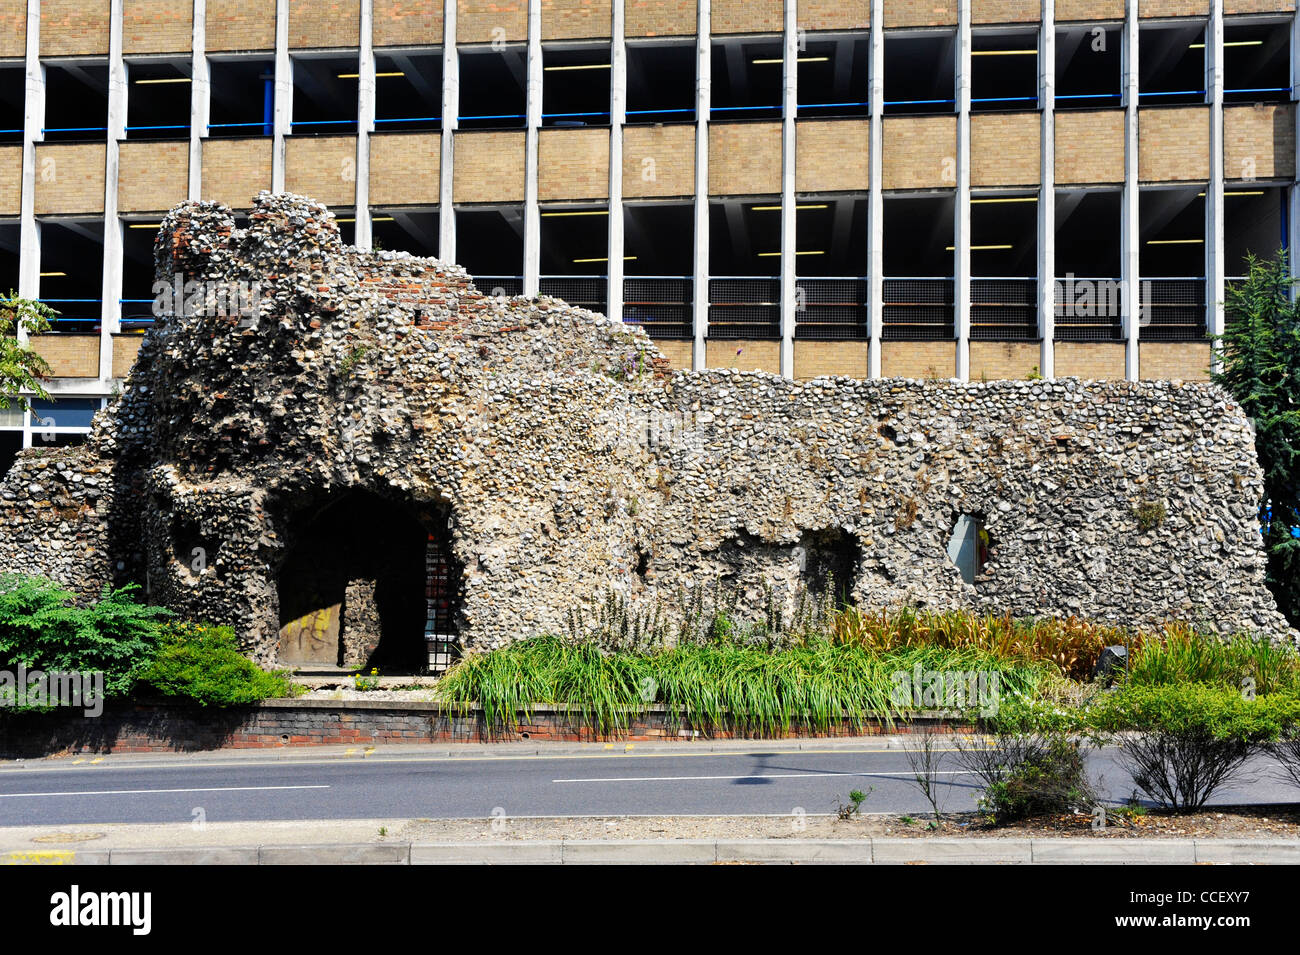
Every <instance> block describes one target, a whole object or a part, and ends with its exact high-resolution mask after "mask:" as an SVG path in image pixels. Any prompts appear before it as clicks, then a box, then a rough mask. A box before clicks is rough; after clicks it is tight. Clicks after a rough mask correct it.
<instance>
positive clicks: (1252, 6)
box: [1223, 0, 1295, 17]
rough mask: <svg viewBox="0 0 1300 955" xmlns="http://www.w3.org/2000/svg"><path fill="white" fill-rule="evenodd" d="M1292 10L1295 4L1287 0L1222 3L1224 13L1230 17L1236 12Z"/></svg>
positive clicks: (1279, 11) (1241, 0)
mask: <svg viewBox="0 0 1300 955" xmlns="http://www.w3.org/2000/svg"><path fill="white" fill-rule="evenodd" d="M1293 10H1295V4H1294V3H1288V2H1287V0H1228V2H1227V3H1225V4H1224V5H1223V12H1224V15H1225V16H1230V17H1231V16H1235V15H1236V14H1238V13H1274V12H1277V13H1291V12H1292V11H1293Z"/></svg>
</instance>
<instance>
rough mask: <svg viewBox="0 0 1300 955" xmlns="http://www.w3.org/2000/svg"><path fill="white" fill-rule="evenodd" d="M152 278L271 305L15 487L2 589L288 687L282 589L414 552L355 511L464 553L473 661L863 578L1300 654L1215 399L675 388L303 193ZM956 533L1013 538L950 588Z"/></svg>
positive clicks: (208, 223) (617, 351)
mask: <svg viewBox="0 0 1300 955" xmlns="http://www.w3.org/2000/svg"><path fill="white" fill-rule="evenodd" d="M156 258H157V266H158V274H159V278H160V279H161V280H164V281H167V282H168V283H171V282H172V280H173V277H174V276H175V275H180V276H182V277H183V280H184V281H198V282H201V283H207V284H206V285H200V286H197V287H198V288H199V289H200V290H202V289H205V288H209V289H216V290H220V289H225V288H229V287H231V286H232V285H237V284H238V283H241V282H242V283H245V284H251V285H252V286H254V287H255V288H256V289H257V290H258V304H257V307H256V309H255V310H254V311H253V312H251V313H249V314H225V313H223V312H228V311H229V310H228V309H223V308H221V307H211V308H199V309H198V310H197V311H198V313H199V314H184V313H183V314H178V315H175V316H170V317H167V318H165V319H163V320H160V321H159V323H158V324H157V325H156V326H155V328H154V330H152V331H151V332H150V334H149V335H148V336H147V337H146V339H145V341H144V343H143V344H142V347H141V350H140V356H139V358H138V360H137V363H136V366H135V369H134V370H133V372H132V375H131V378H130V380H129V383H128V385H127V387H126V390H125V392H124V394H123V395H122V396H121V397H120V398H119V399H118V400H116V401H115V402H114V403H113V405H112V406H111V407H110V408H109V409H107V410H106V411H105V412H103V413H101V414H100V415H99V416H98V417H97V419H96V423H95V426H94V429H93V431H92V434H91V436H90V438H89V440H88V441H87V443H86V444H85V445H83V446H80V447H77V448H68V449H58V450H48V451H40V450H35V451H32V452H29V453H25V454H23V455H21V456H20V458H19V461H18V462H17V464H16V465H15V466H14V468H13V470H12V471H11V472H10V474H9V475H8V477H7V478H6V479H5V480H4V482H3V483H2V484H0V528H3V537H2V538H0V572H3V571H24V572H39V573H44V574H47V575H49V576H51V577H53V578H55V579H56V580H59V581H61V582H63V583H65V584H68V585H71V586H73V587H74V588H75V589H77V590H78V591H79V592H81V593H84V594H88V595H89V594H97V593H98V591H99V590H100V588H101V587H102V586H104V585H105V584H110V583H111V584H121V583H124V582H127V581H140V582H147V584H148V588H149V595H150V598H151V599H152V600H155V601H158V602H161V603H164V604H166V605H168V606H171V607H173V608H174V609H176V610H177V611H179V612H180V613H183V614H185V615H186V616H189V617H192V618H195V619H205V620H212V621H214V622H221V623H230V624H232V625H234V626H235V627H236V629H237V631H238V632H239V633H240V635H241V638H242V639H243V641H244V643H245V645H246V646H247V647H248V649H249V650H250V651H251V652H252V653H254V655H256V656H257V657H259V658H260V659H263V660H273V659H275V658H276V656H277V652H278V649H277V648H278V646H279V639H280V633H279V631H280V625H281V623H282V620H281V617H282V608H281V606H280V601H281V597H282V594H281V593H280V592H279V589H278V587H277V580H278V579H279V578H280V576H281V574H282V573H287V570H286V569H285V568H287V567H288V566H289V562H290V561H291V560H297V561H299V564H301V562H302V560H303V559H304V554H303V551H304V550H307V551H308V552H309V553H307V554H306V555H305V559H306V560H307V563H306V564H305V565H303V566H306V567H307V569H308V570H309V571H310V569H311V568H312V566H313V565H312V564H311V561H312V560H316V559H318V560H320V561H321V565H320V566H321V567H322V568H323V569H322V574H330V573H336V572H339V571H338V566H339V562H340V561H342V562H344V563H346V561H347V560H348V559H349V552H350V551H353V550H356V551H358V552H359V551H360V550H363V549H366V548H368V547H370V545H371V544H372V543H374V541H375V540H378V538H374V540H372V539H371V538H372V537H373V536H374V535H382V534H386V533H388V532H389V531H390V530H391V529H392V528H391V527H390V526H389V525H391V524H394V523H401V522H400V521H396V522H394V521H388V520H380V519H371V516H370V514H371V512H369V511H364V510H358V509H357V508H358V507H359V505H357V504H356V503H355V502H356V501H357V500H359V499H355V498H348V497H346V496H342V495H346V494H347V493H348V492H354V493H355V492H365V493H366V494H367V498H366V500H367V501H372V500H373V501H374V502H378V503H375V504H374V506H375V507H376V508H379V510H375V511H374V512H373V513H374V514H379V515H383V514H386V513H387V512H385V511H383V510H382V508H384V507H389V506H391V507H394V508H400V509H404V511H403V512H404V513H409V514H410V515H412V520H418V521H419V522H422V524H423V525H425V526H427V527H428V528H429V529H430V532H431V533H434V534H436V535H441V536H442V537H444V538H445V541H446V546H447V548H448V551H449V553H450V555H451V557H452V558H453V559H454V561H455V562H456V564H457V565H459V574H460V600H459V610H458V616H457V629H458V630H459V633H460V637H461V640H462V642H463V643H464V644H465V645H466V646H467V647H469V648H471V649H484V648H489V647H494V646H499V645H502V644H504V643H506V642H509V641H511V640H515V639H520V638H523V637H527V636H531V635H535V634H537V633H541V632H548V631H551V632H555V631H562V630H563V629H564V621H565V618H566V614H567V612H568V610H569V609H570V608H571V607H574V606H578V605H590V604H593V603H595V602H597V601H599V600H600V599H601V598H602V597H603V596H604V594H605V593H606V592H607V591H608V590H609V589H610V588H614V589H615V590H618V591H622V592H624V593H626V594H628V595H629V596H631V597H632V598H634V600H636V601H641V602H644V603H646V604H647V605H648V604H650V603H652V602H654V601H655V600H656V599H659V600H661V601H662V602H663V603H664V604H665V605H667V606H670V607H671V606H674V605H676V603H677V602H678V594H679V588H680V587H681V586H683V585H686V584H690V583H698V584H703V585H711V584H713V583H714V582H715V581H718V580H721V581H723V582H725V583H727V584H730V585H735V586H737V587H738V588H740V590H741V592H742V593H743V595H744V597H743V612H744V613H745V614H747V615H749V616H751V617H754V618H756V617H757V616H758V615H759V614H760V613H761V611H762V607H763V604H764V601H765V592H764V589H765V587H771V588H772V589H773V592H774V593H775V594H776V595H777V596H778V597H779V598H780V599H781V600H783V601H785V604H786V607H787V609H789V608H790V607H791V606H792V603H793V600H794V593H795V591H796V589H797V588H798V587H799V585H800V584H801V583H809V584H811V585H813V586H816V580H815V576H814V575H813V574H812V571H811V570H810V569H811V568H816V567H818V566H819V563H818V559H819V557H818V555H820V554H822V552H823V551H824V550H825V549H826V548H828V547H829V548H835V547H840V548H841V549H843V548H844V547H846V546H847V547H848V548H849V549H850V550H852V551H853V552H854V558H855V575H854V580H853V586H852V597H853V599H854V600H855V601H856V602H857V603H858V604H859V605H862V606H867V607H878V606H879V607H884V606H894V605H899V604H904V603H906V604H913V605H919V606H926V607H956V606H965V607H974V608H979V609H987V610H991V611H995V612H1003V611H1010V612H1011V613H1014V614H1016V615H1054V616H1068V615H1072V614H1074V615H1079V616H1082V617H1087V618H1091V619H1098V620H1105V621H1112V622H1116V623H1121V624H1126V625H1134V626H1154V625H1158V624H1159V623H1160V622H1162V621H1164V620H1168V619H1181V620H1187V621H1191V622H1194V623H1197V624H1202V625H1205V626H1207V627H1209V628H1211V629H1214V630H1216V631H1219V632H1230V631H1234V630H1238V629H1242V628H1246V629H1252V630H1257V631H1261V632H1263V633H1265V634H1267V635H1269V636H1271V637H1273V638H1284V637H1285V638H1293V637H1294V633H1293V632H1292V631H1290V630H1289V629H1288V628H1287V627H1286V624H1285V621H1284V620H1283V619H1282V618H1281V616H1280V614H1278V612H1277V611H1276V608H1275V605H1274V602H1273V600H1272V598H1271V596H1270V595H1269V594H1268V592H1267V590H1266V589H1265V587H1264V585H1263V574H1264V555H1263V551H1262V546H1261V542H1260V536H1259V531H1258V523H1257V520H1256V513H1257V507H1258V503H1259V500H1260V497H1261V494H1262V479H1261V474H1260V470H1259V466H1258V464H1257V461H1256V458H1255V453H1254V445H1253V439H1252V435H1251V431H1250V427H1249V423H1248V421H1247V420H1246V418H1245V417H1244V416H1243V414H1242V412H1241V410H1240V408H1239V407H1238V406H1237V405H1236V404H1235V403H1233V402H1232V401H1231V400H1230V399H1228V398H1227V397H1226V396H1225V395H1224V394H1223V393H1222V392H1221V391H1220V390H1219V389H1218V388H1217V387H1215V386H1210V385H1200V384H1179V383H1169V382H1104V383H1102V382H1080V381H1078V380H1075V379H1060V380H1055V381H1018V382H996V383H988V384H976V383H970V384H962V383H957V382H919V381H908V380H900V379H884V380H875V381H858V380H852V379H846V378H834V379H826V378H823V379H816V380H813V381H810V382H804V383H797V382H793V381H789V380H786V379H782V378H779V377H775V376H772V375H767V374H763V373H757V372H748V373H740V372H732V371H721V370H717V371H707V372H695V373H690V372H678V373H674V372H671V371H670V370H669V369H668V366H667V363H666V362H665V361H664V360H663V359H662V358H661V357H660V356H659V354H658V352H657V350H656V349H655V348H654V346H653V344H652V343H651V342H650V341H649V339H648V338H647V337H646V336H645V334H644V332H643V331H642V330H640V329H638V328H632V327H628V326H624V325H622V324H620V323H618V322H610V321H608V320H607V319H605V318H604V317H603V316H600V315H596V314H593V313H591V312H588V311H585V310H582V309H578V308H573V307H570V306H567V305H565V304H563V303H561V302H559V301H556V300H554V299H548V298H544V297H543V298H539V299H531V300H530V299H524V298H515V299H498V298H492V297H485V296H483V295H481V294H480V293H479V292H478V291H477V290H476V289H475V288H474V286H473V285H472V283H471V281H470V279H469V277H468V276H467V275H466V274H465V272H464V271H463V270H461V269H460V268H458V267H456V266H453V265H449V264H445V263H442V262H438V261H436V260H433V259H420V258H414V257H411V256H409V255H406V254H404V253H393V252H377V253H364V252H359V251H357V250H355V249H352V248H347V247H344V246H343V245H342V243H341V240H340V238H339V234H338V228H337V225H336V223H335V222H334V219H333V217H332V215H330V214H329V213H328V211H327V210H326V209H325V208H324V207H323V206H321V205H319V204H317V203H314V202H312V201H311V200H308V199H304V198H302V197H296V196H291V195H276V196H272V195H269V194H263V195H261V196H259V197H258V199H257V201H256V207H255V209H254V211H253V213H252V216H251V217H250V224H249V227H248V228H247V229H246V230H239V229H236V228H235V227H234V223H233V220H232V217H231V215H230V213H229V211H228V210H226V209H224V208H223V207H220V206H218V205H216V204H214V203H185V204H182V205H181V206H178V207H177V208H176V209H175V210H173V212H172V213H170V214H169V215H168V216H167V218H166V220H165V221H164V223H163V227H162V229H161V231H160V235H159V239H158V243H157V246H156ZM209 304H211V303H209ZM191 311H193V310H191ZM182 312H184V310H182ZM340 501H342V502H343V503H342V504H341V505H339V502H340ZM1155 502H1159V503H1160V504H1163V505H1164V510H1165V514H1166V515H1167V516H1166V517H1165V519H1164V520H1163V521H1162V522H1160V523H1159V524H1158V525H1157V526H1155V527H1152V528H1150V529H1148V530H1142V529H1141V527H1140V525H1139V521H1138V518H1137V516H1136V513H1135V511H1136V509H1137V508H1138V507H1139V506H1141V505H1143V504H1151V503H1155ZM335 505H338V507H336V509H335V510H334V511H331V510H330V508H331V506H335ZM366 506H370V505H369V504H367V505H366ZM349 511H351V512H352V513H353V524H354V525H355V526H354V527H353V528H352V530H351V531H349V533H350V534H351V536H350V537H348V538H347V539H346V540H340V541H339V542H338V544H337V546H335V545H334V544H333V543H332V542H331V540H330V538H329V536H328V533H327V534H326V535H325V536H323V537H321V536H318V537H314V538H311V544H310V546H308V545H307V544H306V543H305V542H306V541H307V540H308V538H307V537H306V536H305V534H306V531H304V528H305V527H307V526H309V524H308V523H307V522H308V521H309V520H311V519H312V518H313V515H318V514H321V513H324V514H331V515H333V514H337V515H339V517H338V519H339V520H340V522H346V521H347V513H348V512H349ZM393 513H397V512H396V511H395V512H393ZM960 514H971V515H978V516H979V517H980V518H981V519H982V521H983V523H984V526H985V527H986V529H987V531H988V534H989V537H990V540H991V549H990V554H989V561H988V564H987V565H986V566H985V568H984V570H983V573H982V574H981V575H980V576H979V577H977V579H976V580H975V582H974V584H968V583H966V582H965V581H964V580H963V579H962V577H961V575H960V573H959V572H958V570H957V568H956V567H955V566H954V564H953V563H952V562H951V561H950V560H949V559H948V557H947V546H948V540H949V537H950V535H951V532H952V529H953V526H954V523H955V521H956V520H957V517H958V515H960ZM313 533H317V534H318V535H319V530H317V531H314V532H313ZM388 546H389V545H388V543H387V541H386V540H383V541H380V542H379V545H378V546H376V547H373V548H370V549H371V550H373V551H374V552H375V553H376V554H378V555H379V556H378V557H375V558H374V559H376V560H382V556H383V554H384V553H385V548H387V547H388ZM392 546H394V547H395V546H397V545H396V544H394V545H392ZM295 548H297V549H296V550H295ZM196 554H202V555H203V559H202V560H196V559H195V555H196ZM295 555H296V556H295ZM358 559H360V558H358ZM330 561H333V562H334V563H332V564H328V568H327V569H326V567H327V563H328V562H330ZM346 569H347V568H346V567H344V571H346ZM366 573H370V571H365V572H364V573H362V572H358V574H359V576H358V578H357V579H349V580H348V582H347V587H348V588H350V589H349V591H348V592H349V593H358V594H362V595H363V596H362V597H360V598H358V603H361V604H363V605H364V612H365V616H366V617H367V618H368V622H367V623H366V625H365V626H360V627H359V628H358V626H359V625H358V624H356V622H355V621H354V622H353V623H352V624H351V627H352V629H351V630H349V629H348V628H349V624H347V623H346V622H344V623H341V624H339V627H340V628H341V630H342V631H343V632H342V638H343V641H344V643H345V644H347V645H348V646H350V647H352V648H353V649H352V650H351V651H350V652H351V653H352V654H353V656H354V657H359V655H361V654H363V653H364V652H365V650H364V649H357V648H366V647H369V646H373V641H374V637H375V634H374V633H373V630H374V628H375V626H377V622H376V621H377V614H376V613H375V610H374V606H373V604H374V596H375V588H374V585H373V583H372V584H370V585H369V587H370V589H369V590H368V591H367V590H366V586H367V585H366V582H365V579H364V578H365V576H366ZM376 573H378V571H376ZM358 588H359V589H358ZM286 599H287V598H286ZM368 641H369V642H368ZM346 662H350V663H356V662H357V660H356V659H350V660H348V661H346Z"/></svg>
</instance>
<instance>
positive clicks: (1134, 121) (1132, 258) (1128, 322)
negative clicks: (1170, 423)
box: [1120, 0, 1142, 381]
mask: <svg viewBox="0 0 1300 955" xmlns="http://www.w3.org/2000/svg"><path fill="white" fill-rule="evenodd" d="M1138 197H1139V193H1138V0H1127V2H1126V4H1125V7H1124V194H1123V201H1122V210H1121V223H1122V235H1121V237H1120V254H1121V255H1122V259H1121V262H1120V288H1121V289H1122V290H1123V295H1122V296H1121V301H1122V302H1123V318H1124V326H1123V327H1124V339H1125V342H1126V346H1125V349H1124V377H1125V378H1127V379H1128V380H1129V381H1136V380H1137V378H1138V330H1139V327H1140V326H1139V322H1140V321H1141V317H1142V313H1141V308H1142V295H1141V288H1142V284H1141V283H1142V280H1141V275H1140V273H1139V269H1138V266H1139V262H1140V252H1141V245H1140V243H1141V241H1142V239H1141V230H1140V228H1139V221H1138V210H1139V203H1138Z"/></svg>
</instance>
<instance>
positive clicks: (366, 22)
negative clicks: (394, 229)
mask: <svg viewBox="0 0 1300 955" xmlns="http://www.w3.org/2000/svg"><path fill="white" fill-rule="evenodd" d="M360 26H361V29H360V31H359V33H358V35H359V38H360V44H359V45H360V49H359V50H358V51H357V52H358V62H357V161H356V167H355V168H356V176H357V181H356V183H355V185H356V203H355V204H356V210H357V211H356V238H355V240H354V241H355V243H356V246H357V248H358V249H369V248H370V134H371V133H373V132H374V131H375V44H374V8H373V6H372V4H371V0H361V24H360Z"/></svg>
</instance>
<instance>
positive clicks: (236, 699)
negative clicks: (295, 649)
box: [140, 623, 294, 706]
mask: <svg viewBox="0 0 1300 955" xmlns="http://www.w3.org/2000/svg"><path fill="white" fill-rule="evenodd" d="M140 688H142V689H148V690H152V691H153V692H155V693H159V694H161V695H163V696H170V697H182V698H184V699H187V700H191V701H193V702H195V703H198V704H199V705H200V706H240V705H243V704H249V703H258V702H260V701H262V700H265V699H270V698H275V697H286V696H292V695H293V690H294V687H293V684H292V683H290V681H289V678H288V672H287V671H273V672H268V671H266V670H263V669H262V668H261V667H259V666H258V665H257V664H256V663H254V662H253V661H252V660H250V659H248V657H246V656H244V655H243V654H242V653H240V652H239V645H238V643H237V642H236V641H235V633H234V631H233V630H231V629H230V628H229V627H214V626H212V625H211V624H201V623H199V624H196V623H176V624H171V625H169V626H167V627H166V628H165V629H164V631H163V633H162V635H161V637H160V639H159V641H158V649H157V652H156V653H155V655H154V658H153V661H152V662H151V663H150V664H149V665H148V667H146V668H145V670H144V672H143V673H141V674H140Z"/></svg>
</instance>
